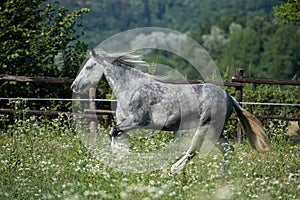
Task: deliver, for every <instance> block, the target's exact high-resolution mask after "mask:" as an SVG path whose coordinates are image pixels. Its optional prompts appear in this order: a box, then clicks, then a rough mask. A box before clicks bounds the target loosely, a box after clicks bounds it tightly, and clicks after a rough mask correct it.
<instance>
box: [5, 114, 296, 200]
mask: <svg viewBox="0 0 300 200" xmlns="http://www.w3.org/2000/svg"><path fill="white" fill-rule="evenodd" d="M5 120H6V117H5V116H1V121H2V122H3V128H2V129H1V130H0V137H1V139H0V176H1V185H0V199H144V200H148V199H264V200H267V199H300V146H299V144H291V143H288V142H287V141H286V140H285V139H284V138H285V137H284V133H285V131H286V130H285V129H286V126H285V123H281V122H280V121H275V122H273V123H272V125H268V126H267V127H266V128H267V132H268V134H269V135H270V136H271V138H272V150H271V152H269V153H266V154H264V155H261V154H258V153H256V152H255V151H254V150H252V149H251V148H250V146H249V145H248V143H247V142H244V143H243V144H241V145H237V144H236V145H235V152H234V154H233V155H232V156H231V159H230V171H228V172H227V173H225V174H222V173H220V168H221V162H222V155H221V154H220V153H219V152H218V151H212V153H211V154H210V155H209V156H207V157H205V158H202V159H200V158H198V157H196V158H195V159H193V160H192V161H191V162H190V163H189V164H188V165H187V166H186V168H185V169H184V170H183V172H182V173H181V174H178V175H172V176H171V175H168V173H167V172H166V171H167V170H156V171H152V172H148V173H144V174H132V173H124V172H118V171H115V170H114V169H112V168H110V167H109V166H105V165H104V164H102V163H100V162H99V161H98V160H97V159H95V158H93V157H92V156H91V154H90V153H89V152H88V151H87V149H86V148H85V147H84V145H82V142H81V140H80V138H79V136H78V134H77V133H76V131H75V130H74V129H73V128H72V127H73V124H72V119H69V118H66V117H63V116H60V117H58V118H55V119H51V120H50V119H46V118H44V117H41V118H39V117H30V118H26V117H19V118H18V117H16V118H15V120H14V123H13V124H12V125H9V126H6V127H4V121H5Z"/></svg>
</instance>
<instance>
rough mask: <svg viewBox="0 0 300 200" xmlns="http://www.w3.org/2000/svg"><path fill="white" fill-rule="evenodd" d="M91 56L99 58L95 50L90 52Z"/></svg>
mask: <svg viewBox="0 0 300 200" xmlns="http://www.w3.org/2000/svg"><path fill="white" fill-rule="evenodd" d="M89 55H90V56H91V57H94V58H95V57H96V56H97V53H96V51H95V50H94V49H91V50H90V51H89Z"/></svg>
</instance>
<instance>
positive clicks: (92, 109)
mask: <svg viewBox="0 0 300 200" xmlns="http://www.w3.org/2000/svg"><path fill="white" fill-rule="evenodd" d="M243 74H244V70H243V69H241V68H238V69H236V73H235V75H234V76H233V77H232V82H224V83H216V82H211V83H213V84H216V85H224V86H227V87H234V88H235V98H236V99H237V101H238V102H243V87H244V84H246V83H255V84H271V85H294V86H300V81H299V80H284V79H266V78H253V77H244V76H243ZM73 80H74V79H73V78H57V77H25V76H11V75H1V74H0V81H17V82H43V83H59V84H71V83H72V82H73ZM188 82H190V83H191V84H196V83H203V81H201V80H190V81H188ZM95 99H96V88H90V90H89V109H86V110H85V112H86V114H97V115H101V114H102V115H103V114H114V113H115V111H112V110H99V109H97V108H96V103H95ZM0 100H1V97H0ZM14 112H18V111H16V110H13V109H7V108H0V114H1V113H2V114H3V113H14ZM61 113H64V114H70V113H65V112H61V111H48V110H44V111H41V110H30V109H29V110H27V111H26V114H27V115H58V114H61ZM257 117H259V118H265V119H286V120H294V121H300V116H295V117H284V116H257ZM231 119H234V120H236V119H237V118H236V117H232V118H231ZM96 125H97V121H93V122H91V128H92V129H94V128H95V127H96ZM237 140H238V141H239V142H241V141H242V131H241V127H240V124H239V123H237Z"/></svg>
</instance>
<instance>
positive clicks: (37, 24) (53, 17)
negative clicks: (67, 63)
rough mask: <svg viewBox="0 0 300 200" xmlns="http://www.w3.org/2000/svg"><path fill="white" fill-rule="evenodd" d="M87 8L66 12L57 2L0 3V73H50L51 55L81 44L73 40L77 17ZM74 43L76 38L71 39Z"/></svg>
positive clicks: (76, 36)
mask: <svg viewBox="0 0 300 200" xmlns="http://www.w3.org/2000/svg"><path fill="white" fill-rule="evenodd" d="M87 12H89V9H86V8H83V9H80V10H73V11H71V12H68V10H67V9H66V8H64V7H59V2H58V1H55V2H54V3H46V2H45V0H35V1H32V0H16V1H12V0H6V1H4V2H2V3H1V5H0V29H1V32H0V41H1V42H0V44H1V45H0V73H9V74H14V75H31V76H37V75H50V74H53V71H55V70H56V69H55V68H53V62H54V57H55V55H57V54H58V52H64V51H70V50H71V49H74V48H77V47H80V49H82V46H83V45H84V44H82V43H80V42H77V44H76V45H74V44H73V45H70V43H71V42H75V41H76V40H77V39H78V38H79V37H80V36H81V35H82V33H79V32H78V31H77V28H79V27H81V26H82V25H83V24H82V22H78V21H77V19H78V18H79V17H80V16H81V15H83V14H85V13H87ZM75 43H76V42H75Z"/></svg>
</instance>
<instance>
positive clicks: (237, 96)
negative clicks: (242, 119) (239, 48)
mask: <svg viewBox="0 0 300 200" xmlns="http://www.w3.org/2000/svg"><path fill="white" fill-rule="evenodd" d="M243 75H244V69H242V68H237V69H236V71H235V77H236V78H238V79H239V78H242V77H243ZM235 99H236V100H237V101H238V102H242V101H243V87H242V86H237V87H236V88H235ZM236 132H237V141H238V142H239V143H242V140H243V133H242V128H241V124H240V123H239V122H238V123H237V127H236Z"/></svg>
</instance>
